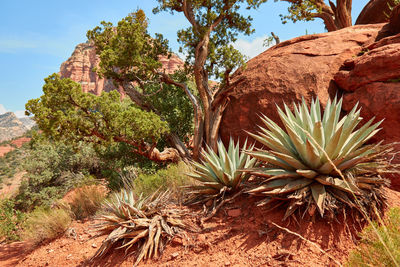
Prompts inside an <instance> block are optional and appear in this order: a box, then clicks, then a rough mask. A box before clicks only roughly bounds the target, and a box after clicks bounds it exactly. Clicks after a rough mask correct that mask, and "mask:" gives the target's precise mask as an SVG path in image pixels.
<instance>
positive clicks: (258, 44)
mask: <svg viewBox="0 0 400 267" xmlns="http://www.w3.org/2000/svg"><path fill="white" fill-rule="evenodd" d="M266 38H267V36H262V37H257V38H255V39H253V40H252V41H246V40H243V39H238V40H237V41H236V42H235V43H233V47H235V48H236V49H237V50H239V51H240V53H242V54H243V55H245V56H248V57H249V58H253V57H255V56H257V55H259V54H261V53H262V52H264V51H265V50H266V49H267V47H265V46H263V44H264V40H265V39H266Z"/></svg>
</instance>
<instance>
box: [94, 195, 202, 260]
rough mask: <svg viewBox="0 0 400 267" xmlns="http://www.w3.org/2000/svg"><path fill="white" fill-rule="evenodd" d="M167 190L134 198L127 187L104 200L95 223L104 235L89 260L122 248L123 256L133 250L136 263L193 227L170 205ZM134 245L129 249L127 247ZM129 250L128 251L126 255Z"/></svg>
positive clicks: (159, 252)
mask: <svg viewBox="0 0 400 267" xmlns="http://www.w3.org/2000/svg"><path fill="white" fill-rule="evenodd" d="M169 202H170V193H169V192H168V191H167V192H164V193H157V192H156V193H154V194H153V195H152V196H150V197H139V198H138V199H137V198H136V197H135V195H134V193H133V191H132V190H131V189H123V190H122V191H121V192H119V193H116V194H114V196H113V198H112V199H111V200H109V201H106V202H105V204H104V209H105V211H106V214H105V215H102V216H101V217H100V220H101V222H100V223H99V224H97V225H96V226H95V228H96V230H97V232H98V235H97V236H101V235H108V236H107V238H106V239H105V240H104V241H103V243H102V245H101V247H100V248H99V249H98V250H97V252H96V253H95V254H94V256H93V257H92V260H94V259H99V258H101V257H103V256H104V255H105V254H107V252H108V251H109V250H110V249H112V248H114V247H116V246H117V245H119V246H118V247H116V249H125V255H130V254H133V253H136V262H135V265H137V264H138V263H139V262H140V261H141V260H142V259H149V258H152V257H158V256H159V255H160V254H161V253H162V251H163V248H164V245H165V243H166V242H167V241H168V240H170V239H171V238H172V237H174V236H175V235H177V234H179V233H180V231H181V230H184V229H186V230H191V231H193V230H196V228H195V226H189V225H187V224H185V223H184V222H183V219H182V218H183V217H182V215H183V214H182V211H180V210H179V209H177V208H175V207H174V206H172V205H170V203H169ZM132 247H134V248H135V249H133V251H132V252H131V253H129V250H130V249H131V248H132ZM128 253H129V254H128Z"/></svg>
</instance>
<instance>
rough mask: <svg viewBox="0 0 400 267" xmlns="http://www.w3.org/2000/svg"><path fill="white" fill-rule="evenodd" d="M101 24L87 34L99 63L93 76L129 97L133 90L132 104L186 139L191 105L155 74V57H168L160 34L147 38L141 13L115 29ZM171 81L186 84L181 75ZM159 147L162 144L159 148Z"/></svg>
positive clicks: (183, 75) (174, 87) (184, 76)
mask: <svg viewBox="0 0 400 267" xmlns="http://www.w3.org/2000/svg"><path fill="white" fill-rule="evenodd" d="M101 24H102V27H96V28H94V29H93V30H91V31H88V33H87V37H88V39H89V40H90V41H92V42H93V43H94V44H95V46H96V52H97V54H98V55H99V57H100V59H101V62H100V65H99V68H97V69H96V71H97V73H98V74H99V75H100V76H104V77H106V78H109V79H113V81H114V82H115V83H116V84H117V85H119V86H123V87H124V89H125V90H126V91H127V92H128V95H129V96H131V95H132V94H130V92H132V90H135V92H136V95H135V96H134V97H132V96H131V98H132V100H133V101H134V102H135V103H137V104H138V105H139V106H140V107H141V108H142V109H143V110H154V111H156V112H157V114H158V115H160V117H161V118H162V119H163V120H164V121H165V122H167V123H168V125H169V129H170V131H171V132H173V133H176V134H177V135H178V136H179V137H180V138H181V139H183V138H184V137H186V135H187V134H188V133H191V132H192V131H193V129H192V128H193V126H192V125H193V109H192V105H191V103H190V101H189V99H188V98H187V96H186V94H185V92H184V90H182V89H181V88H179V87H176V86H174V85H166V84H163V83H162V81H161V80H160V74H159V73H158V72H159V71H161V67H162V64H161V63H160V61H159V57H160V56H165V57H170V56H171V55H170V52H169V49H168V42H167V41H166V40H164V39H163V37H162V35H161V34H156V35H155V37H154V38H153V37H151V36H150V34H149V33H148V31H147V24H148V23H147V18H146V16H145V14H144V12H143V11H142V10H138V11H136V12H134V13H131V14H130V15H129V16H127V17H126V18H124V19H122V20H121V21H120V22H118V25H116V26H114V25H113V24H112V23H110V22H104V21H103V22H101ZM116 70H118V71H116ZM171 78H172V79H173V80H174V81H176V82H181V83H182V82H185V83H188V82H189V81H188V77H187V76H186V74H185V73H183V72H182V71H180V72H176V73H175V74H173V75H171ZM192 87H193V86H192ZM190 90H192V91H193V90H194V89H193V88H192V89H190ZM163 145H165V142H164V143H163V144H160V146H161V147H162V146H163Z"/></svg>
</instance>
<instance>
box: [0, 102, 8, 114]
mask: <svg viewBox="0 0 400 267" xmlns="http://www.w3.org/2000/svg"><path fill="white" fill-rule="evenodd" d="M6 112H7V109H6V108H5V107H4V106H3V105H2V104H0V115H1V114H4V113H6Z"/></svg>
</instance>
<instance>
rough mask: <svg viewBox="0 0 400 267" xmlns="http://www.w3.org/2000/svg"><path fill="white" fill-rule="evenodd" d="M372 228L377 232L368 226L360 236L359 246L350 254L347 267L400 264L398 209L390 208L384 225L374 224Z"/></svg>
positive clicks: (399, 217) (399, 212)
mask: <svg viewBox="0 0 400 267" xmlns="http://www.w3.org/2000/svg"><path fill="white" fill-rule="evenodd" d="M374 226H375V229H377V232H376V231H375V230H374V228H373V227H372V226H368V227H367V228H365V229H364V230H363V231H362V233H361V234H360V236H361V241H360V245H359V246H358V247H357V249H355V250H354V251H352V252H351V254H350V256H349V261H348V263H347V265H348V266H396V264H395V262H396V263H397V266H398V265H399V264H400V208H392V209H391V210H390V211H389V212H388V214H387V219H386V220H385V221H384V224H382V225H379V224H378V223H374ZM377 233H378V234H379V235H380V237H381V238H382V239H383V241H384V243H382V242H381V240H380V239H379V238H378V235H377ZM384 244H385V245H386V248H385V245H384ZM388 250H389V251H388ZM390 254H391V256H393V258H392V257H391V256H390Z"/></svg>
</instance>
